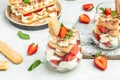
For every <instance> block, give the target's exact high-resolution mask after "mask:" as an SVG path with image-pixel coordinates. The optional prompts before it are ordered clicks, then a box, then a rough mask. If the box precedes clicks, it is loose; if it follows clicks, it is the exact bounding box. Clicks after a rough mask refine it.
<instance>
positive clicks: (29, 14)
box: [24, 12, 32, 17]
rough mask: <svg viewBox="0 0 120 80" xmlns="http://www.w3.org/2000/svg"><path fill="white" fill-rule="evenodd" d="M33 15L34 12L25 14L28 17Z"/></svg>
mask: <svg viewBox="0 0 120 80" xmlns="http://www.w3.org/2000/svg"><path fill="white" fill-rule="evenodd" d="M31 15H32V12H30V13H27V14H24V16H25V17H27V16H31Z"/></svg>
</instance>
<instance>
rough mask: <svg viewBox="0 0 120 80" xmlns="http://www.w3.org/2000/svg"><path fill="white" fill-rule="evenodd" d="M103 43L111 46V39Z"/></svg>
mask: <svg viewBox="0 0 120 80" xmlns="http://www.w3.org/2000/svg"><path fill="white" fill-rule="evenodd" d="M103 44H104V45H105V46H111V43H110V41H108V42H104V43H103Z"/></svg>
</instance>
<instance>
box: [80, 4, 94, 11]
mask: <svg viewBox="0 0 120 80" xmlns="http://www.w3.org/2000/svg"><path fill="white" fill-rule="evenodd" d="M82 7H83V10H85V11H90V10H92V9H93V8H94V5H93V4H92V3H87V4H84V5H83V6H82Z"/></svg>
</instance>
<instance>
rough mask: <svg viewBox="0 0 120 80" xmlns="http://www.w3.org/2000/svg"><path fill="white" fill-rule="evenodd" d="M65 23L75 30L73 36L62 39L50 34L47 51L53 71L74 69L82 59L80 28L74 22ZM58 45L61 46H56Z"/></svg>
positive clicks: (49, 64)
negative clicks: (74, 25)
mask: <svg viewBox="0 0 120 80" xmlns="http://www.w3.org/2000/svg"><path fill="white" fill-rule="evenodd" d="M63 24H64V26H65V27H67V28H68V29H71V30H72V31H73V34H72V37H71V38H70V39H66V40H61V39H60V38H58V37H53V36H52V35H51V34H49V39H48V44H47V47H46V51H45V54H46V55H45V57H46V63H47V66H48V67H49V68H50V69H52V70H53V71H58V72H68V71H70V70H72V69H74V68H75V67H76V66H77V65H78V64H79V63H80V61H81V60H82V53H81V45H80V35H79V32H78V29H77V28H75V27H73V24H71V23H68V22H64V23H63ZM51 42H53V43H51ZM56 45H58V46H59V47H58V46H57V47H55V46H56ZM68 46H69V47H68ZM70 46H71V47H70Z"/></svg>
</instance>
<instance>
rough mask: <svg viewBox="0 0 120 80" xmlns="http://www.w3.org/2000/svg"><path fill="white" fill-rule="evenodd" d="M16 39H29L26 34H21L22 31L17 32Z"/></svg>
mask: <svg viewBox="0 0 120 80" xmlns="http://www.w3.org/2000/svg"><path fill="white" fill-rule="evenodd" d="M18 37H19V38H21V39H27V40H28V39H30V36H29V35H28V34H26V33H23V32H22V31H18Z"/></svg>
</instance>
